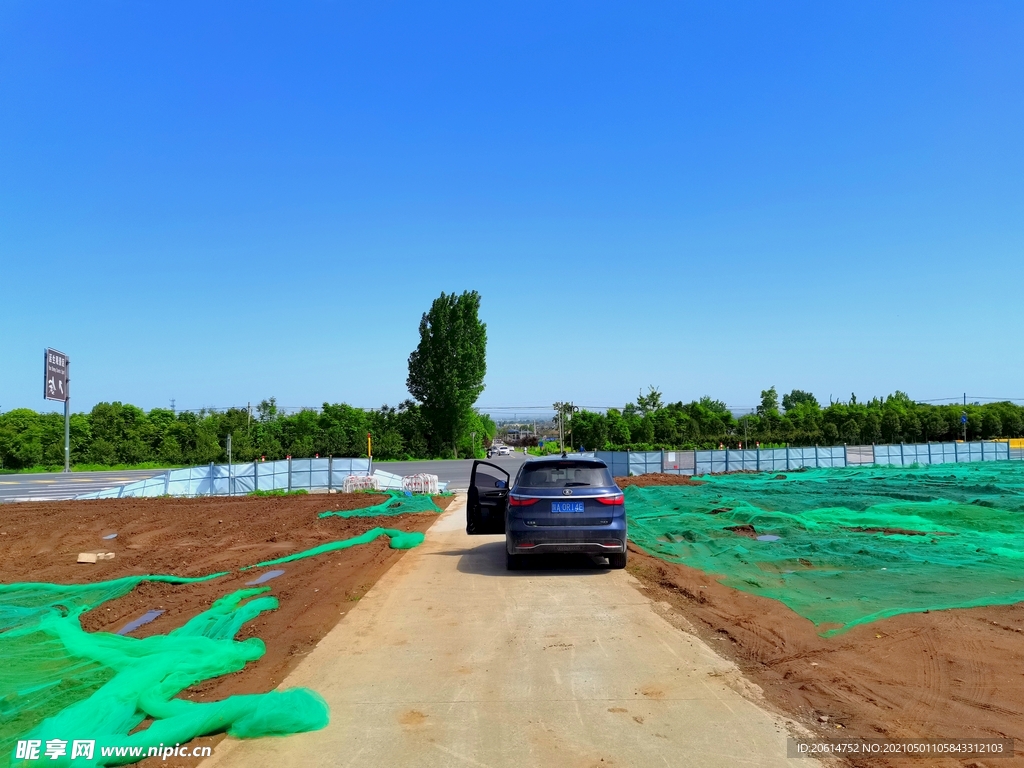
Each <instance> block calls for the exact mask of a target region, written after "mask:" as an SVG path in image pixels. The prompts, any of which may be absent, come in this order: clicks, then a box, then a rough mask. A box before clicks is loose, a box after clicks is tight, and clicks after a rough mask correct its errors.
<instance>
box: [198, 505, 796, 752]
mask: <svg viewBox="0 0 1024 768" xmlns="http://www.w3.org/2000/svg"><path fill="white" fill-rule="evenodd" d="M464 528H465V502H464V497H462V496H461V495H460V497H459V499H458V500H457V501H456V503H454V504H453V505H452V506H451V508H450V509H449V511H448V512H447V513H446V514H445V515H443V516H442V517H441V518H440V519H439V520H438V521H437V523H435V524H434V526H433V527H432V528H431V529H430V531H429V532H428V534H427V540H426V542H425V543H424V544H423V545H422V546H420V547H417V548H416V549H413V550H411V551H409V552H407V553H405V555H404V556H403V557H402V558H401V559H400V560H399V561H398V563H397V564H396V565H395V566H394V567H392V568H391V570H390V571H388V572H387V573H386V574H385V575H384V577H383V578H382V579H381V580H380V581H379V582H378V583H377V584H376V585H375V586H374V587H373V589H371V590H370V591H369V592H368V593H367V594H366V596H365V597H364V598H363V599H362V600H361V601H360V602H359V604H358V605H357V606H356V607H355V608H354V609H353V610H352V611H350V612H349V614H348V615H347V616H346V617H345V618H344V619H343V620H342V621H341V622H340V623H339V624H338V626H337V627H335V628H334V630H332V631H331V632H330V633H329V634H328V635H327V636H326V637H325V638H324V639H323V640H322V641H321V642H320V644H319V645H318V646H317V647H316V648H315V649H314V651H313V652H312V653H311V654H310V655H309V656H308V657H307V658H306V659H305V660H304V661H303V662H302V664H301V665H300V666H299V667H298V668H297V669H296V670H295V672H294V673H293V674H292V675H290V676H289V678H288V679H287V680H286V681H285V684H284V686H282V687H290V686H299V685H302V686H309V687H311V688H313V689H315V690H317V691H319V692H320V693H321V694H322V695H323V696H324V698H325V699H326V700H327V702H328V703H329V704H330V707H331V724H330V725H329V726H328V727H327V728H326V729H324V730H322V731H318V732H316V733H307V734H298V735H295V736H289V737H286V738H280V739H274V738H268V739H258V740H253V741H248V742H246V741H237V740H233V739H226V740H225V741H223V742H222V743H221V744H220V745H219V746H218V747H217V748H216V749H215V753H214V756H213V757H212V758H211V759H209V760H207V761H204V763H203V767H204V768H214V767H216V768H283V767H286V766H304V767H307V766H308V767H312V766H353V767H355V766H366V767H367V768H370V767H372V768H378V767H379V766H476V767H477V768H481V767H482V766H490V767H492V768H499V767H501V768H505V767H511V766H579V767H580V768H612V767H613V766H629V767H631V768H640V767H642V766H687V767H689V768H695V767H699V766H730V767H735V766H779V768H781V767H782V766H788V767H789V768H792V762H791V761H790V760H788V759H787V758H786V738H787V735H788V733H787V730H786V724H785V722H784V721H783V720H782V719H781V718H779V717H777V716H774V715H772V714H769V713H768V712H766V711H765V710H763V709H761V708H759V707H758V706H757V705H756V704H754V703H752V701H751V695H750V694H749V693H748V695H747V696H745V695H743V694H742V693H740V692H738V691H741V690H743V689H744V686H745V681H744V680H743V678H742V677H741V676H740V675H739V674H738V672H737V670H736V668H735V667H734V666H733V665H731V664H729V663H727V662H725V661H723V660H722V659H721V658H719V657H718V656H716V655H715V654H714V653H713V652H712V651H711V650H710V649H709V648H708V647H707V646H705V645H704V644H703V643H702V642H701V641H700V640H698V639H697V638H696V637H694V636H692V635H689V634H687V633H685V632H682V631H680V630H678V629H676V628H675V627H673V626H671V625H670V624H669V623H668V622H667V621H666V620H665V619H663V618H662V617H661V615H659V612H658V610H657V607H656V606H654V605H652V603H651V602H650V601H649V600H647V599H646V598H644V597H643V596H642V595H641V594H640V593H639V592H638V591H637V590H636V589H634V588H633V587H632V586H631V581H632V580H633V577H631V576H629V575H628V574H627V573H625V572H623V571H608V570H604V569H588V570H566V569H565V568H560V569H548V570H543V571H525V572H521V573H508V572H506V571H505V564H504V554H503V553H504V540H503V538H500V537H495V536H488V537H482V536H477V537H469V536H466V534H465V530H464ZM813 765H816V763H814V762H813V761H809V760H802V761H800V766H801V768H806V767H807V766H813Z"/></svg>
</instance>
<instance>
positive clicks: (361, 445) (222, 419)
mask: <svg viewBox="0 0 1024 768" xmlns="http://www.w3.org/2000/svg"><path fill="white" fill-rule="evenodd" d="M460 428H461V430H462V431H460V432H458V433H457V434H456V436H455V442H454V446H455V450H457V451H458V453H459V454H460V455H462V456H469V455H473V453H479V451H480V449H481V447H482V445H484V443H485V441H488V440H490V439H491V438H492V437H493V436H494V431H495V426H494V422H493V421H491V419H490V417H488V416H486V415H483V414H476V413H474V412H472V411H471V412H470V415H469V416H468V417H467V419H466V420H465V422H464V423H463V424H461V425H460ZM474 432H475V433H476V434H475V436H473V433H474ZM367 433H369V434H371V435H372V437H373V456H374V458H377V459H381V460H389V459H390V460H401V459H425V458H432V457H436V456H444V455H450V454H451V445H452V443H451V436H450V434H449V435H446V436H445V439H434V437H433V432H432V428H431V425H430V423H429V422H428V420H427V419H426V418H425V416H424V413H423V408H422V406H420V405H417V404H416V403H414V402H413V401H411V400H407V401H405V402H403V403H401V404H400V405H399V406H398V407H397V408H393V407H389V406H384V407H382V408H381V409H379V410H375V411H364V410H362V409H360V408H353V407H351V406H349V405H345V404H343V403H342V404H330V403H324V406H323V408H322V409H320V410H319V411H317V410H304V411H300V412H298V413H293V414H287V415H285V414H281V413H279V412H278V409H277V405H276V403H275V401H274V398H270V399H269V400H264V401H263V402H262V403H260V404H259V406H257V408H256V412H255V413H253V414H250V412H249V411H248V410H247V409H245V408H231V409H228V410H227V411H224V412H204V411H200V412H198V413H192V412H188V413H174V412H173V411H170V410H165V409H161V408H155V409H153V410H151V411H144V410H142V409H141V408H137V407H135V406H134V405H126V404H122V403H116V402H115V403H99V404H98V405H97V406H96V407H94V408H93V409H92V410H91V411H90V412H89V413H76V414H72V416H71V462H72V463H73V464H102V465H113V464H142V463H146V462H159V463H161V464H167V465H177V464H186V465H187V464H205V463H207V462H210V461H216V462H223V461H226V459H227V436H228V435H229V434H230V435H231V443H232V448H231V452H232V458H233V459H234V460H235V461H252V460H254V459H259V458H261V457H265V458H266V459H267V461H273V460H275V459H283V458H285V457H286V456H294V457H296V458H302V457H312V456H314V455H317V454H319V455H320V456H366V455H367V454H366V451H367V444H366V435H367ZM474 443H475V445H474ZM474 448H475V449H476V450H475V451H474ZM63 463H64V416H63V414H60V413H36V412H35V411H32V410H28V409H24V408H22V409H17V410H13V411H8V412H7V413H3V414H0V467H2V468H6V469H23V468H27V467H35V466H58V465H60V466H62V465H63Z"/></svg>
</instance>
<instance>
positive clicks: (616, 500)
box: [597, 493, 625, 507]
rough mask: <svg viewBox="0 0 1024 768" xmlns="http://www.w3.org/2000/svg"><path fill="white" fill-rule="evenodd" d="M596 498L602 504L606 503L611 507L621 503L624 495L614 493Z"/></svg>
mask: <svg viewBox="0 0 1024 768" xmlns="http://www.w3.org/2000/svg"><path fill="white" fill-rule="evenodd" d="M597 500H598V501H600V502H601V503H602V504H607V505H608V506H609V507H612V506H615V505H616V504H621V503H622V502H623V501H624V500H625V497H623V495H622V494H621V493H616V494H615V495H614V496H598V497H597Z"/></svg>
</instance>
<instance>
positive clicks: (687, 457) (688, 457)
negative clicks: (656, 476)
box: [661, 451, 695, 475]
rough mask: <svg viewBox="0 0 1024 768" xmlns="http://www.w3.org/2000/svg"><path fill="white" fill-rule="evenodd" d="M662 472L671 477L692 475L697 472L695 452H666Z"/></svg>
mask: <svg viewBox="0 0 1024 768" xmlns="http://www.w3.org/2000/svg"><path fill="white" fill-rule="evenodd" d="M661 471H662V472H665V473H666V474H669V475H692V474H693V473H694V471H695V464H694V451H665V452H664V454H663V456H662V462H661Z"/></svg>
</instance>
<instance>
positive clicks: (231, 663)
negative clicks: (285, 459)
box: [0, 528, 423, 766]
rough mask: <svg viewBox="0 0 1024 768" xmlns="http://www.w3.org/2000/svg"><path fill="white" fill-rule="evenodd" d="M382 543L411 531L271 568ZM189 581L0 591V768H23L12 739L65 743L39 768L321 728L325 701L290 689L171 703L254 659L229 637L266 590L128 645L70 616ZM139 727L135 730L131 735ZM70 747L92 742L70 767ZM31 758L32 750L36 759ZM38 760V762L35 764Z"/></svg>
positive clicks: (134, 579) (238, 596)
mask: <svg viewBox="0 0 1024 768" xmlns="http://www.w3.org/2000/svg"><path fill="white" fill-rule="evenodd" d="M380 536H388V537H389V538H390V540H391V546H392V547H393V548H395V549H409V548H411V547H415V546H416V545H418V544H420V543H421V542H422V541H423V534H422V533H417V532H412V533H407V532H404V531H398V530H392V529H384V528H374V529H372V530H370V531H367V532H366V533H365V534H363V535H362V536H356V537H354V538H351V539H346V540H344V541H337V542H331V543H329V544H324V545H321V546H319V547H314V548H313V549H309V550H306V551H304V552H299V553H297V554H295V555H292V556H290V557H283V558H279V559H277V560H272V561H268V562H266V563H259V564H258V565H257V566H250V567H259V566H263V565H272V564H277V563H282V562H289V561H292V560H298V559H301V558H305V557H312V556H315V555H318V554H321V553H323V552H329V551H334V550H338V549H344V548H347V547H351V546H355V545H358V544H365V543H368V542H370V541H373V540H374V539H376V538H378V537H380ZM223 575H225V574H223V573H217V574H213V575H211V576H206V577H202V578H199V579H187V578H179V577H175V576H131V577H126V578H122V579H117V580H115V581H107V582H100V583H96V584H71V585H59V584H32V583H25V584H0V660H2V662H3V663H2V664H0V756H6V757H7V758H8V760H4V758H3V757H0V765H7V764H11V765H21V764H24V765H33V764H35V761H34V760H29V761H18V760H16V759H15V747H16V743H17V741H19V740H29V739H31V740H39V741H40V742H41V743H42V745H44V748H45V744H46V742H47V741H49V740H51V739H60V740H62V741H66V742H67V749H66V752H67V753H66V754H65V755H63V756H61V757H59V758H57V759H55V760H50V759H47V765H55V766H60V765H75V766H79V765H82V766H85V765H117V764H123V763H131V762H136V761H137V760H138V759H140V758H138V757H134V758H133V757H128V756H123V757H105V756H103V755H102V749H103V747H142V748H143V753H142V754H143V756H144V755H145V752H146V751H147V750H148V749H149V748H150V747H157V746H161V745H170V746H174V745H175V744H178V743H182V744H184V743H185V742H187V741H189V740H190V739H192V738H194V737H196V736H200V735H203V734H208V733H221V732H225V731H226V732H227V733H228V734H230V735H232V736H236V737H239V738H254V737H258V736H268V735H284V734H290V733H298V732H302V731H309V730H315V729H318V728H322V727H324V726H325V725H326V724H327V721H328V708H327V704H326V702H324V700H323V699H322V698H321V697H320V696H319V695H318V694H317V693H315V692H313V691H311V690H308V689H305V688H292V689H288V690H283V691H271V692H269V693H263V694H256V695H247V696H230V697H228V698H226V699H224V700H222V701H215V702H208V703H197V702H192V701H187V700H185V699H180V698H176V697H177V695H178V694H179V693H181V692H182V691H183V690H185V689H186V688H188V687H189V686H192V685H195V684H197V683H201V682H203V681H205V680H210V679H213V678H215V677H219V676H220V675H224V674H228V673H231V672H237V671H239V670H241V669H242V668H244V667H245V665H246V664H247V663H248V662H250V661H254V660H256V659H259V658H260V657H261V656H263V653H264V651H265V646H264V644H263V641H262V640H260V639H259V638H249V639H247V640H244V641H237V640H235V635H236V634H237V633H238V631H239V630H240V629H241V628H242V626H243V625H244V624H245V623H246V622H248V621H251V620H252V619H254V618H256V617H257V616H258V615H259V614H260V613H262V612H264V611H270V610H274V609H275V608H277V599H276V598H274V597H269V596H262V597H261V596H260V595H263V593H265V592H267V591H269V588H268V587H260V588H254V589H244V590H240V591H237V592H233V593H231V594H228V595H226V596H224V597H222V598H221V599H219V600H217V601H216V602H215V603H214V604H213V605H212V606H211V607H210V608H209V609H208V610H206V611H204V612H203V613H201V614H199V615H198V616H196V617H194V618H193V619H191V620H189V621H188V622H187V623H186V624H185V625H183V626H181V627H179V628H177V629H175V630H172V631H171V632H169V633H168V634H166V635H154V636H151V637H146V638H141V639H139V638H132V637H127V636H121V635H115V634H110V633H107V632H86V631H84V630H83V629H82V626H81V623H80V620H79V617H80V616H81V615H82V614H83V613H85V612H86V611H90V610H94V609H96V608H97V607H99V606H101V605H102V604H103V603H105V602H107V601H108V600H113V599H116V598H119V597H123V596H124V595H126V594H128V593H129V592H131V591H132V590H133V589H134V588H135V587H136V586H138V585H139V584H140V583H142V582H143V581H162V582H167V583H172V584H188V583H192V582H196V581H206V580H209V579H215V578H218V577H220V576H223ZM146 721H149V722H148V723H147V724H146V727H145V728H144V729H143V730H140V731H138V732H135V733H133V732H132V731H133V730H134V729H136V728H137V727H139V726H140V724H143V723H144V722H146ZM74 740H94V741H95V749H94V751H93V756H92V759H84V758H78V759H75V760H74V761H71V760H70V753H71V746H72V744H73V742H74ZM40 754H41V755H43V753H42V751H41V752H40ZM44 759H45V756H44Z"/></svg>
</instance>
